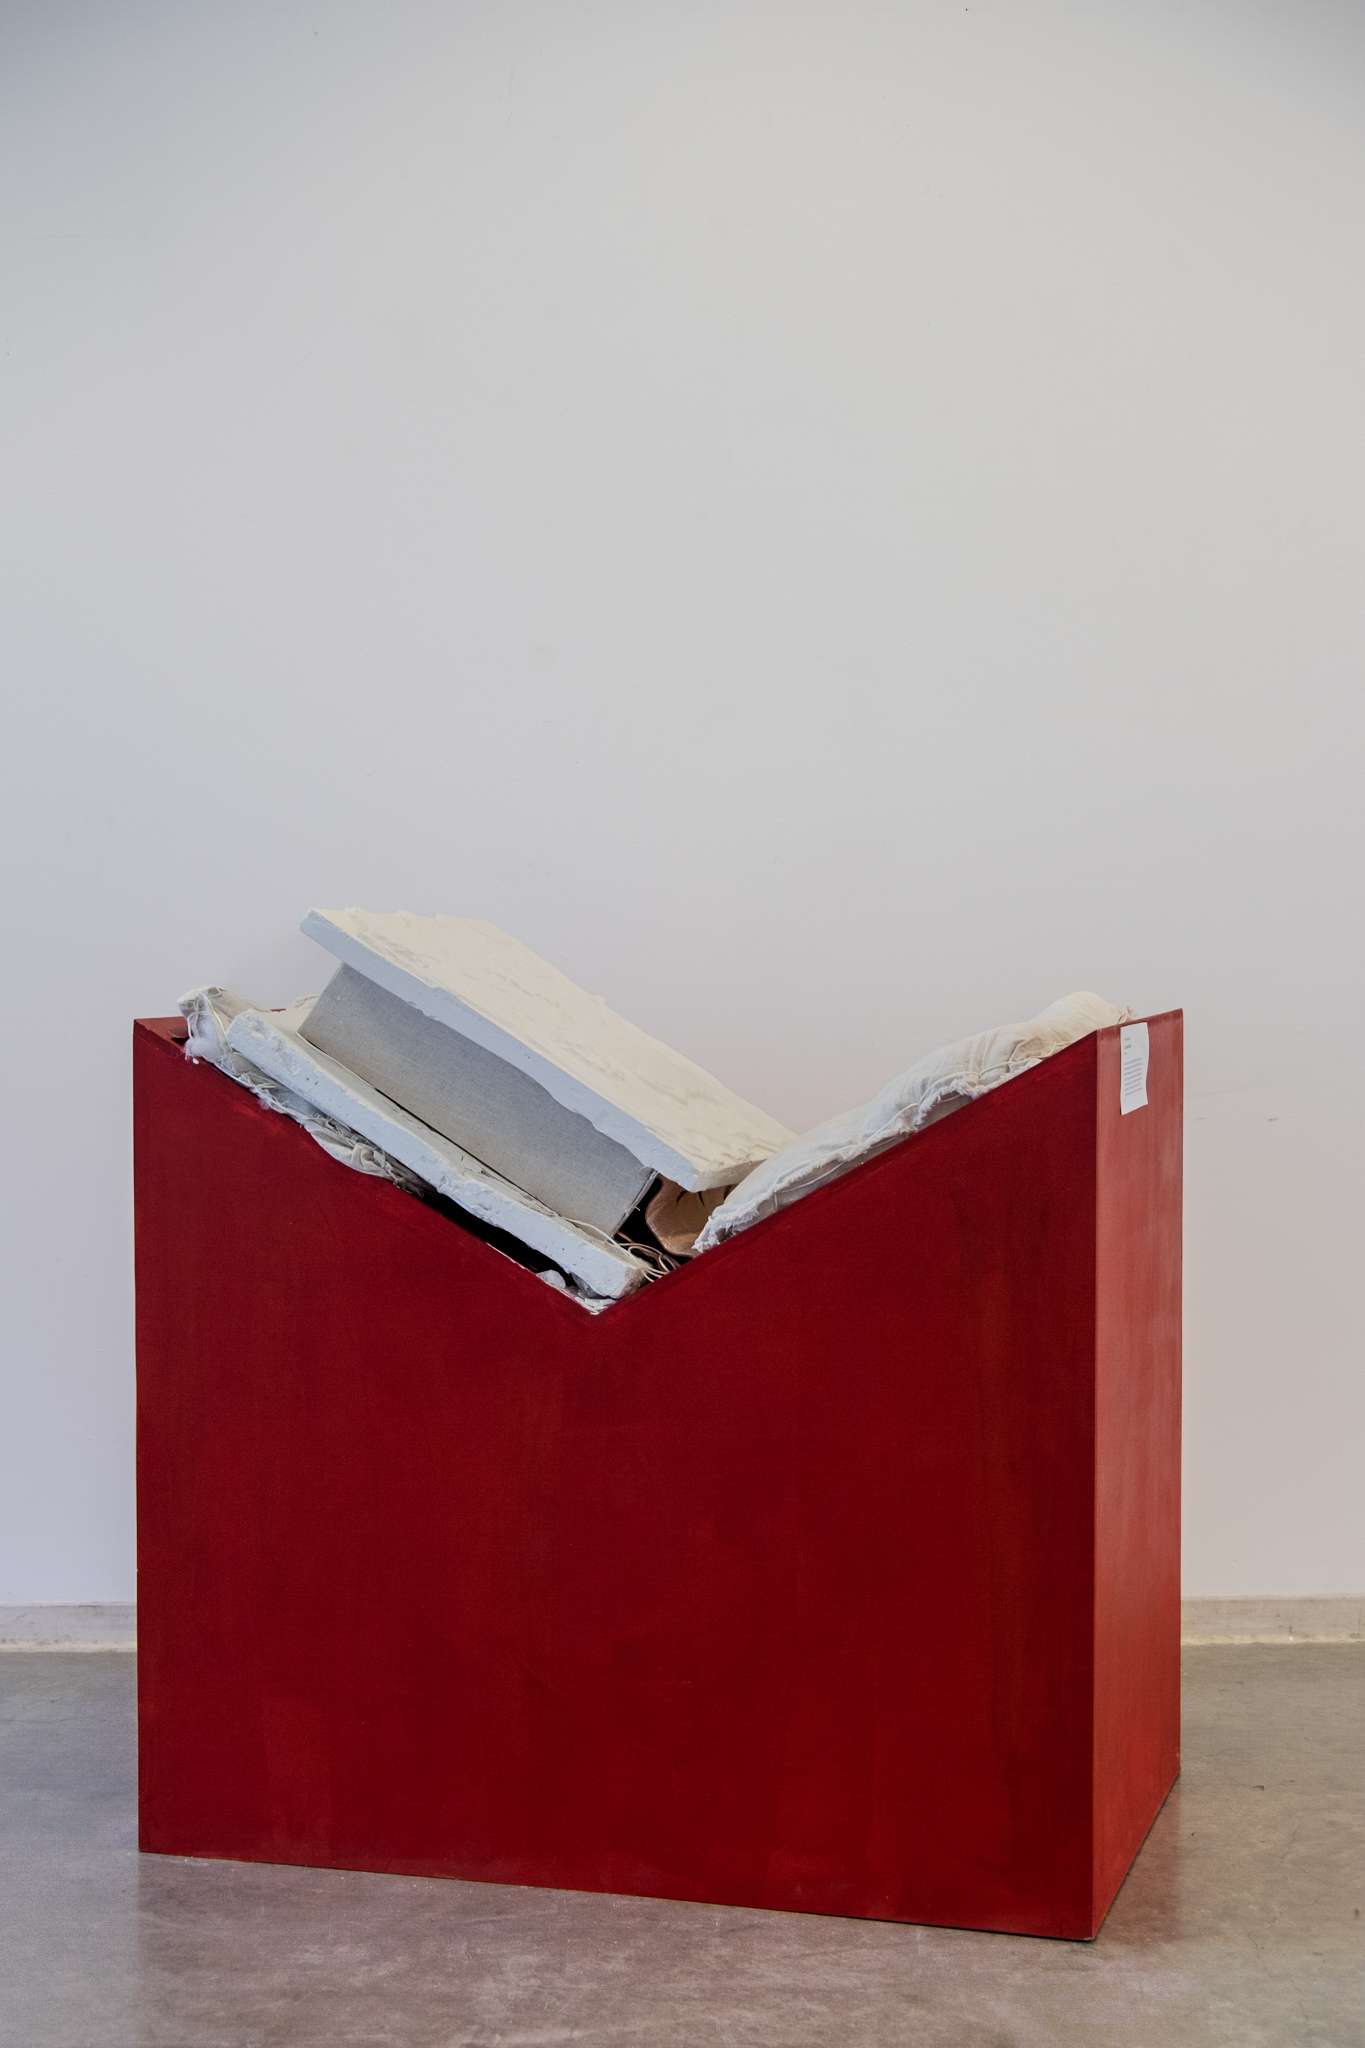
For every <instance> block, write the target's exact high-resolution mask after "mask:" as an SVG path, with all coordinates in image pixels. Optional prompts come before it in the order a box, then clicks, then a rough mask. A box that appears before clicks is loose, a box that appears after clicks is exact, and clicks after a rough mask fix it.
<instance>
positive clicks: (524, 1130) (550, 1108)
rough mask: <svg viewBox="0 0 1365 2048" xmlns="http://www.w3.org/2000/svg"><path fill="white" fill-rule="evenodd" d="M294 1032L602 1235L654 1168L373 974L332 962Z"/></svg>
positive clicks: (614, 1226) (615, 1224) (617, 1222)
mask: <svg viewBox="0 0 1365 2048" xmlns="http://www.w3.org/2000/svg"><path fill="white" fill-rule="evenodd" d="M302 1030H303V1036H304V1037H305V1038H306V1039H307V1040H308V1042H309V1044H310V1045H315V1046H316V1047H317V1048H318V1050H319V1052H325V1053H327V1054H328V1055H329V1057H330V1058H332V1059H334V1060H339V1061H340V1063H341V1065H342V1066H344V1067H349V1068H350V1070H351V1072H352V1073H353V1074H359V1075H360V1077H361V1079H362V1080H364V1081H368V1082H369V1084H370V1086H371V1087H372V1088H377V1089H378V1090H379V1092H380V1094H381V1095H387V1096H388V1097H389V1099H390V1100H391V1101H393V1102H396V1103H398V1104H399V1106H400V1107H401V1108H403V1109H406V1110H409V1111H410V1112H411V1114H412V1115H413V1116H416V1117H420V1118H421V1120H422V1122H423V1123H424V1124H430V1125H431V1127H432V1129H433V1130H436V1131H440V1132H441V1133H442V1135H443V1136H444V1137H447V1138H451V1139H453V1140H454V1142H455V1143H456V1144H457V1145H459V1146H460V1147H461V1148H462V1149H463V1150H464V1151H466V1152H472V1153H473V1154H474V1156H475V1158H476V1159H481V1160H483V1162H484V1164H485V1165H486V1166H491V1167H492V1168H493V1171H494V1172H495V1173H500V1174H502V1175H503V1176H504V1178H505V1179H507V1180H510V1181H512V1182H513V1183H514V1184H515V1185H516V1186H517V1187H519V1188H525V1190H526V1192H527V1194H528V1195H534V1196H535V1197H536V1200H537V1201H540V1202H544V1203H545V1205H546V1207H547V1208H550V1209H554V1210H556V1211H557V1212H558V1213H559V1214H560V1215H561V1216H571V1217H573V1218H574V1219H575V1220H576V1221H577V1222H580V1223H591V1224H593V1225H594V1226H595V1227H596V1228H597V1229H598V1230H604V1231H606V1233H607V1235H608V1236H610V1235H611V1233H612V1232H613V1231H615V1230H619V1229H620V1227H621V1225H622V1224H623V1223H624V1222H625V1219H626V1217H627V1216H629V1214H630V1212H631V1210H632V1209H633V1208H634V1207H635V1205H636V1203H637V1202H638V1201H639V1199H640V1197H641V1195H642V1194H643V1193H644V1191H645V1189H646V1188H647V1187H648V1185H649V1183H650V1181H651V1179H652V1178H653V1176H652V1175H651V1173H650V1171H649V1169H648V1168H647V1167H644V1166H641V1164H640V1161H639V1160H638V1159H636V1158H635V1156H634V1155H633V1154H632V1153H630V1152H627V1151H626V1149H625V1147H624V1145H618V1144H616V1142H615V1141H614V1140H613V1139H611V1138H606V1137H603V1135H602V1133H601V1132H600V1131H597V1130H594V1129H593V1127H592V1125H591V1124H590V1123H589V1122H588V1120H587V1118H586V1117H582V1116H578V1115H576V1114H575V1112H574V1111H573V1110H571V1109H565V1108H564V1106H563V1104H562V1103H559V1102H556V1101H555V1099H554V1097H553V1095H550V1094H548V1093H547V1092H546V1090H545V1089H544V1088H542V1087H541V1086H540V1085H539V1083H538V1082H536V1081H533V1080H532V1079H531V1076H530V1075H529V1074H525V1073H522V1072H521V1071H520V1069H519V1068H517V1067H513V1066H509V1065H508V1063H507V1061H506V1060H503V1059H499V1057H498V1055H497V1054H496V1053H492V1052H488V1051H486V1050H485V1048H484V1047H483V1046H481V1045H475V1043H474V1041H473V1040H472V1039H470V1038H465V1037H463V1036H462V1035H461V1033H460V1032H458V1031H452V1030H451V1029H450V1028H449V1026H447V1025H445V1024H438V1023H437V1022H436V1021H435V1020H434V1018H431V1017H427V1016H424V1015H423V1013H422V1011H420V1010H419V1009H416V1008H415V1007H414V1006H413V1004H411V1003H407V1002H404V1001H403V1000H402V998H401V997H400V996H395V995H391V994H390V992H389V991H388V989H386V988H381V987H380V986H379V984H378V982H375V981H371V980H369V979H368V977H367V976H366V975H363V974H358V973H357V972H356V970H355V969H354V968H353V967H346V966H342V967H339V968H338V969H337V971H336V973H335V974H334V975H333V976H332V979H331V980H330V981H329V982H328V984H327V986H326V988H325V989H324V990H323V992H322V994H321V995H320V996H319V997H318V999H317V1001H316V1003H314V1005H313V1008H312V1010H311V1011H310V1012H309V1015H308V1020H307V1022H306V1023H305V1024H304V1025H303V1027H302Z"/></svg>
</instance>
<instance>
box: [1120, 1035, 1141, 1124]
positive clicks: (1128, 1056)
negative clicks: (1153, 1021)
mask: <svg viewBox="0 0 1365 2048" xmlns="http://www.w3.org/2000/svg"><path fill="white" fill-rule="evenodd" d="M1146 1107H1147V1026H1146V1025H1145V1024H1125V1025H1123V1027H1122V1028H1121V1030H1120V1031H1119V1115H1120V1116H1127V1114H1128V1112H1129V1110H1130V1109H1146Z"/></svg>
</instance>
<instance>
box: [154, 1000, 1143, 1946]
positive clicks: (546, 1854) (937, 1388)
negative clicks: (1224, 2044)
mask: <svg viewBox="0 0 1365 2048" xmlns="http://www.w3.org/2000/svg"><path fill="white" fill-rule="evenodd" d="M1149 1022H1150V1036H1151V1064H1150V1072H1149V1079H1148V1094H1149V1104H1148V1107H1146V1108H1145V1109H1139V1110H1135V1111H1133V1112H1131V1113H1130V1114H1128V1115H1126V1116H1122V1117H1121V1116H1120V1114H1119V1074H1118V1064H1119V1040H1118V1032H1117V1030H1108V1031H1101V1032H1100V1033H1098V1034H1097V1035H1095V1036H1091V1037H1088V1038H1085V1039H1082V1040H1080V1041H1079V1042H1078V1043H1077V1044H1075V1045H1073V1046H1071V1047H1070V1048H1069V1049H1068V1050H1067V1051H1065V1052H1063V1053H1060V1054H1059V1055H1057V1057H1055V1058H1054V1059H1051V1060H1048V1061H1046V1062H1044V1063H1043V1064H1042V1065H1041V1066H1038V1067H1035V1068H1033V1069H1032V1070H1031V1071H1030V1072H1028V1073H1026V1074H1024V1075H1023V1076H1021V1077H1020V1078H1019V1079H1018V1080H1015V1081H1012V1082H1010V1083H1009V1084H1008V1085H1007V1086H1005V1087H1003V1088H1000V1089H999V1090H997V1091H996V1092H995V1093H993V1094H991V1095H988V1096H985V1097H983V1098H982V1099H981V1100H980V1101H979V1102H976V1103H974V1104H972V1105H970V1106H969V1107H967V1108H965V1109H962V1110H960V1111H959V1112H958V1113H957V1114H956V1115H954V1116H951V1117H948V1118H946V1119H945V1120H944V1121H943V1122H941V1123H938V1124H936V1125H934V1126H933V1127H932V1128H931V1129H929V1130H928V1131H926V1132H925V1133H923V1135H921V1136H920V1137H917V1138H914V1139H911V1140H908V1141H907V1142H905V1143H904V1144H901V1145H899V1146H897V1147H895V1148H894V1149H893V1150H891V1151H890V1152H887V1153H885V1154H883V1155H882V1157H880V1158H879V1159H876V1160H873V1161H871V1162H870V1163H868V1164H866V1165H864V1166H862V1167H859V1168H858V1169H857V1170H856V1171H854V1172H852V1173H850V1174H848V1175H846V1176H845V1177H844V1178H843V1179H841V1180H838V1181H836V1182H834V1183H832V1184H830V1185H828V1186H826V1187H824V1188H822V1189H820V1190H818V1191H817V1192H815V1193H813V1194H811V1195H809V1196H807V1197H806V1199H805V1200H803V1201H801V1202H798V1203H796V1204H794V1205H793V1206H792V1207H791V1208H789V1209H786V1210H784V1211H782V1212H781V1213H780V1214H779V1215H777V1216H774V1217H772V1218H770V1219H769V1220H768V1221H766V1222H764V1223H762V1224H759V1225H758V1226H757V1227H756V1228H754V1229H752V1230H750V1231H747V1232H745V1233H744V1234H743V1235H742V1236H740V1237H737V1238H735V1239H732V1240H731V1241H730V1242H729V1243H727V1244H724V1245H722V1246H720V1247H719V1249H717V1250H716V1251H714V1252H710V1253H708V1254H707V1255H706V1256H705V1257H703V1258H701V1259H698V1260H697V1261H696V1262H695V1263H694V1264H693V1265H691V1266H688V1267H686V1268H684V1269H683V1270H682V1271H680V1272H678V1273H676V1274H674V1275H672V1276H671V1277H669V1278H668V1279H665V1280H663V1281H660V1282H657V1283H656V1284H654V1285H652V1286H650V1287H647V1288H645V1289H644V1290H642V1291H641V1292H640V1293H639V1294H637V1295H635V1296H633V1297H631V1298H630V1299H629V1300H627V1301H625V1302H623V1303H621V1304H619V1305H618V1306H616V1307H614V1308H612V1309H610V1310H609V1311H608V1312H607V1313H606V1314H605V1315H602V1316H599V1317H592V1316H589V1315H588V1314H586V1313H585V1312H584V1311H583V1310H582V1309H581V1308H579V1307H578V1306H576V1305H575V1304H574V1303H573V1302H571V1301H568V1300H566V1299H564V1298H563V1297H562V1296H561V1295H558V1294H556V1293H555V1292H554V1290H553V1289H551V1288H549V1287H547V1286H545V1285H544V1283H543V1282H542V1281H540V1280H538V1279H537V1278H536V1277H535V1276H534V1275H533V1274H531V1273H529V1272H527V1271H525V1270H524V1269H523V1268H521V1267H520V1266H518V1265H516V1264H515V1263H513V1262H512V1261H511V1260H509V1259H507V1258H505V1257H503V1256H502V1255H501V1254H500V1253H499V1252H498V1251H496V1250H494V1249H493V1248H492V1247H491V1246H490V1245H489V1244H487V1243H484V1242H482V1241H481V1240H480V1239H479V1238H478V1237H476V1236H474V1235H472V1234H470V1233H469V1232H467V1231H465V1230H463V1229H461V1227H460V1226H459V1224H458V1223H455V1222H452V1221H451V1220H450V1219H449V1218H448V1217H447V1216H445V1215H443V1214H441V1213H440V1212H439V1211H437V1210H435V1209H432V1208H428V1207H426V1206H425V1205H424V1204H422V1203H421V1202H419V1201H417V1200H415V1199H414V1198H413V1197H411V1196H409V1195H405V1194H402V1193H400V1192H399V1191H398V1190H396V1189H395V1188H393V1187H391V1186H389V1185H388V1184H387V1183H386V1182H382V1181H378V1180H374V1179H370V1178H367V1177H365V1176H363V1175H361V1174H358V1173H353V1172H350V1171H348V1170H347V1169H346V1168H344V1167H342V1166H339V1165H338V1164H336V1163H335V1162H334V1161H333V1160H332V1159H330V1158H329V1157H328V1156H327V1155H326V1154H325V1153H324V1152H323V1151H321V1150H320V1148H319V1147H318V1146H316V1145H315V1144H313V1142H312V1141H311V1140H310V1139H309V1138H308V1137H307V1136H306V1135H305V1134H304V1132H303V1131H302V1130H300V1129H299V1128H298V1126H297V1125H295V1124H293V1123H292V1122H290V1121H289V1120H288V1119H286V1118H285V1117H283V1116H279V1115H275V1114H273V1113H272V1112H271V1111H269V1110H266V1109H264V1108H262V1107H261V1106H260V1105H259V1104H258V1103H257V1102H256V1101H255V1100H254V1099H253V1098H252V1097H251V1096H250V1095H249V1094H248V1093H247V1092H246V1091H245V1090H243V1089H240V1088H238V1087H236V1086H234V1084H233V1083H232V1082H230V1081H228V1080H226V1079H225V1078H224V1077H223V1076H222V1075H221V1074H219V1073H217V1072H216V1071H215V1070H214V1069H213V1068H211V1067H208V1066H202V1065H193V1064H191V1063H190V1062H188V1061H186V1060H185V1059H184V1058H183V1057H182V1055H181V1052H180V1049H179V1047H178V1045H177V1044H176V1043H175V1042H174V1040H175V1034H176V1031H177V1030H179V1031H181V1032H182V1033H183V1025H181V1023H180V1020H179V1019H157V1020H151V1021H148V1022H144V1023H141V1024H139V1025H138V1026H137V1027H136V1031H135V1070H136V1137H137V1270H138V1524H139V1573H140V1576H139V1589H138V1609H139V1612H138V1633H139V1649H140V1656H139V1674H138V1676H139V1706H140V1773H141V1778H140V1784H141V1790H140V1801H141V1842H142V1846H143V1848H144V1849H149V1850H160V1851H165V1852H172V1853H174V1854H177V1855H190V1856H222V1857H236V1858H245V1859H247V1860H257V1861H261V1860H263V1861H269V1862H276V1863H306V1864H325V1865H332V1866H336V1867H340V1868H346V1869H357V1870H390V1871H404V1872H410V1873H419V1874H424V1875H430V1876H450V1877H463V1878H478V1879H492V1880H497V1881H501V1882H507V1883H515V1884H539V1885H559V1886H566V1887H569V1888H573V1889H578V1890H590V1891H613V1892H633V1893H640V1894H647V1895H653V1896H658V1897H664V1898H675V1899H701V1900H709V1901H713V1902H718V1903H728V1904H733V1905H746V1906H767V1907H784V1908H790V1909H795V1910H798V1911H803V1912H819V1913H842V1914H858V1915H863V1916H867V1917H871V1918H877V1919H891V1920H914V1921H934V1922H940V1923H946V1924H952V1925H957V1926H964V1927H985V1928H1000V1929H1007V1930H1013V1931H1017V1932H1025V1933H1030V1934H1050V1935H1069V1936H1080V1937H1086V1936H1090V1935H1092V1934H1093V1933H1094V1932H1095V1930H1096V1929H1097V1927H1098V1926H1099V1924H1100V1922H1101V1920H1102V1919H1103V1918H1104V1915H1105V1913H1106V1911H1107V1910H1108V1907H1109V1904H1110V1902H1111V1900H1112V1899H1113V1897H1114V1894H1115V1892H1116V1891H1117V1889H1118V1887H1119V1884H1120V1883H1121V1882H1122V1879H1123V1877H1124V1874H1125V1872H1126V1871H1127V1869H1128V1866H1129V1864H1130V1862H1131V1861H1132V1858H1133V1856H1134V1855H1135V1853H1136V1851H1137V1849H1138V1847H1139V1845H1140V1844H1141V1842H1142V1839H1143V1837H1144V1835H1145V1834H1146V1832H1147V1829H1148V1827H1149V1826H1150V1825H1151V1822H1152V1819H1153V1817H1154V1815H1155V1814H1156V1812H1157V1809H1158V1808H1159V1806H1160V1805H1161V1802H1162V1800H1163V1799H1164V1797H1165V1795H1166V1792H1167V1790H1168V1789H1169V1787H1170V1785H1171V1782H1172V1780H1173V1779H1174V1777H1175V1775H1176V1771H1177V1769H1178V1757H1179V1691H1178V1683H1179V1635H1180V1591H1179V1461H1180V1192H1181V1135H1182V1133H1181V1092H1182V1084H1181V1017H1180V1013H1179V1012H1178V1011H1177V1012H1171V1013H1169V1014H1167V1015H1165V1016H1161V1017H1155V1018H1152V1019H1151V1020H1149Z"/></svg>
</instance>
